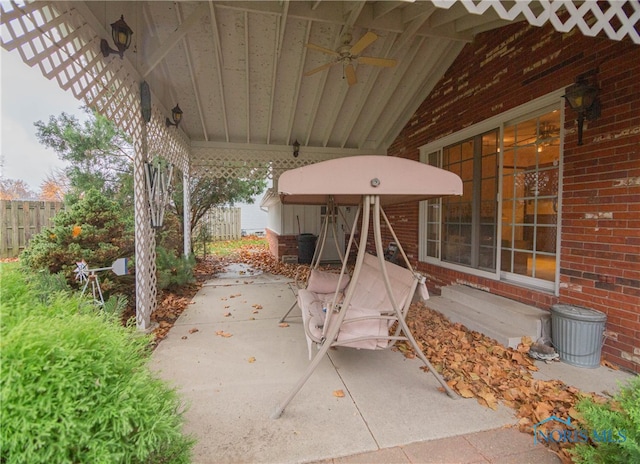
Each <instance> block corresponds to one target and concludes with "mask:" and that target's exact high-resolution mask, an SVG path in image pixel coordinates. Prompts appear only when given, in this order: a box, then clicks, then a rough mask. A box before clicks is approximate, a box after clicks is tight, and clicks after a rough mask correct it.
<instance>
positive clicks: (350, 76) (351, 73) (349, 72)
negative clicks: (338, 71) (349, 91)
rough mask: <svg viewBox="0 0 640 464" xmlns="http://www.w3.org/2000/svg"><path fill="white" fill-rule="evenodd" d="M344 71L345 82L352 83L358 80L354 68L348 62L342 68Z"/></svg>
mask: <svg viewBox="0 0 640 464" xmlns="http://www.w3.org/2000/svg"><path fill="white" fill-rule="evenodd" d="M344 73H345V74H346V76H347V82H348V83H349V85H353V84H355V83H357V82H358V78H357V77H356V70H355V68H354V67H353V65H352V64H351V63H349V64H348V65H347V66H346V68H344Z"/></svg>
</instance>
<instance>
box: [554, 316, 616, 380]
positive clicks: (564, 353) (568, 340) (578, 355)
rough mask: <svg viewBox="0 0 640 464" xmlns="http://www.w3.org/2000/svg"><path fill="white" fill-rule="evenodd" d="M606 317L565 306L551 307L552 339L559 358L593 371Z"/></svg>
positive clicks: (599, 349) (597, 361) (598, 362)
mask: <svg viewBox="0 0 640 464" xmlns="http://www.w3.org/2000/svg"><path fill="white" fill-rule="evenodd" d="M606 321H607V315H606V314H605V313H603V312H601V311H596V310H595V309H589V308H583V307H581V306H573V305H566V304H556V305H553V306H552V307H551V338H552V340H553V345H554V346H555V348H556V350H557V351H558V354H559V355H560V359H561V360H562V361H564V362H566V363H567V364H571V365H572V366H577V367H586V368H590V369H594V368H596V367H598V366H599V365H600V354H601V351H602V341H603V338H602V337H603V334H604V326H605V323H606Z"/></svg>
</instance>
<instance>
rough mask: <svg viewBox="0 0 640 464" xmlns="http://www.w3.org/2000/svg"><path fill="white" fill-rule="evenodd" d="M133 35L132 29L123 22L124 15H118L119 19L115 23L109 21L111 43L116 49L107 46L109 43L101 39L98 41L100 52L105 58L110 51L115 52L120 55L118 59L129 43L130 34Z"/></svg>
mask: <svg viewBox="0 0 640 464" xmlns="http://www.w3.org/2000/svg"><path fill="white" fill-rule="evenodd" d="M132 35H133V31H132V30H131V28H130V27H129V26H128V25H127V23H125V22H124V16H120V19H119V20H117V21H116V22H115V23H111V37H112V38H113V43H114V44H115V46H116V48H117V50H114V49H113V48H111V47H110V46H109V43H108V42H107V41H106V40H105V39H102V40H101V41H100V51H101V52H102V56H104V57H105V58H106V57H107V56H109V55H111V54H112V53H117V54H118V55H120V59H122V57H123V55H124V52H125V50H126V49H128V48H129V46H130V45H131V36H132Z"/></svg>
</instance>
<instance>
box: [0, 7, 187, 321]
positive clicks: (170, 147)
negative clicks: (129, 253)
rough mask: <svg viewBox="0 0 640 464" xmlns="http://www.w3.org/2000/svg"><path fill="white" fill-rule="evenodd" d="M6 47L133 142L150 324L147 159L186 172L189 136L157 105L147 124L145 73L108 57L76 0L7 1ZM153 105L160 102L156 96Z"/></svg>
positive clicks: (143, 296) (143, 294)
mask: <svg viewBox="0 0 640 464" xmlns="http://www.w3.org/2000/svg"><path fill="white" fill-rule="evenodd" d="M0 9H1V13H2V14H1V18H0V27H1V36H2V46H3V47H4V48H5V49H7V50H10V51H11V50H16V51H17V52H18V53H19V54H20V56H21V57H22V59H23V61H24V62H25V63H27V64H28V65H30V66H38V67H39V69H40V71H41V72H42V74H43V75H44V76H46V77H47V78H49V79H53V78H55V79H56V81H57V82H58V84H59V85H60V87H61V88H63V89H65V90H71V92H72V93H73V94H74V96H75V97H76V98H77V99H79V100H81V101H83V102H84V104H86V105H87V106H89V107H91V108H94V109H95V110H97V111H98V112H99V113H100V114H102V115H104V116H106V117H107V118H109V119H110V120H112V121H113V122H114V123H115V124H116V125H117V126H118V127H119V128H120V129H122V130H123V131H124V132H126V133H127V134H128V135H129V136H130V137H131V138H132V140H133V142H134V148H135V156H134V195H135V223H136V234H135V242H136V322H137V325H138V327H140V328H142V329H146V328H148V326H149V318H150V316H151V313H152V312H153V311H154V309H155V307H156V295H157V288H156V262H155V261H156V259H155V258H156V256H155V234H154V233H153V230H152V229H151V225H150V217H149V205H148V199H147V197H146V195H147V193H146V189H145V183H144V182H145V180H144V170H143V163H144V161H145V160H146V159H147V157H148V156H151V157H155V156H162V157H164V158H165V159H167V160H168V161H169V162H171V163H173V164H175V165H176V166H177V167H178V168H179V169H181V170H183V171H184V172H188V166H189V144H188V141H187V140H186V138H185V137H184V134H183V133H182V132H181V131H179V130H176V129H175V128H173V130H169V129H172V128H167V127H165V125H164V114H163V113H162V111H161V110H160V109H159V108H158V107H157V105H155V104H154V105H152V107H153V111H152V119H151V121H150V122H149V123H148V124H147V125H146V127H145V125H144V122H143V120H142V116H141V109H140V77H139V76H138V74H137V72H136V71H135V69H134V68H133V67H132V66H131V65H130V64H129V62H128V61H127V60H120V59H118V58H114V57H111V58H106V59H105V58H104V57H103V56H102V54H101V53H100V39H101V34H100V33H98V32H96V31H95V30H94V28H93V27H92V26H91V25H90V24H89V22H88V21H87V20H86V18H84V17H83V15H82V13H81V11H80V9H81V4H79V3H73V2H33V3H26V4H16V3H14V2H11V3H8V2H1V3H0ZM152 103H155V102H154V101H153V100H152Z"/></svg>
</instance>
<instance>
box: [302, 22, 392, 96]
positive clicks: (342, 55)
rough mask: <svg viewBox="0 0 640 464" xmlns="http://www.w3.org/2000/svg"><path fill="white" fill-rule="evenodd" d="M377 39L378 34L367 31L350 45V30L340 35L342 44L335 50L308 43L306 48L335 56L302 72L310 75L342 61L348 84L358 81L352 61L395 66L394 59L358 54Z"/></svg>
mask: <svg viewBox="0 0 640 464" xmlns="http://www.w3.org/2000/svg"><path fill="white" fill-rule="evenodd" d="M377 39H378V36H377V35H376V34H374V33H373V32H367V33H366V34H365V35H363V36H362V37H361V38H360V40H358V41H357V42H356V43H355V44H354V45H351V40H353V36H352V35H351V33H350V32H347V33H345V34H343V35H342V45H340V46H339V47H338V49H337V50H331V49H329V48H324V47H321V46H320V45H316V44H312V43H308V44H307V45H306V47H307V48H310V49H312V50H316V51H319V52H322V53H326V54H327V55H331V56H333V57H335V58H334V60H333V61H330V62H329V63H326V64H323V65H322V66H319V67H317V68H315V69H312V70H311V71H307V72H306V73H304V75H305V76H310V75H312V74H315V73H317V72H320V71H322V70H324V69H327V68H330V67H331V66H335V65H336V64H339V63H342V66H343V69H344V75H345V76H346V78H347V82H348V83H349V85H353V84H355V83H356V82H358V79H357V78H356V70H355V68H354V67H353V63H354V62H358V63H361V64H369V65H372V66H382V67H385V68H391V67H393V66H395V65H396V63H397V61H396V60H392V59H387V58H376V57H372V56H360V53H361V52H362V51H363V50H364V49H365V48H367V47H368V46H369V45H371V44H372V43H373V42H375V41H376V40H377Z"/></svg>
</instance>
